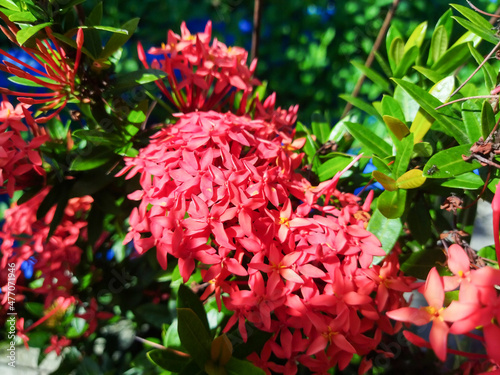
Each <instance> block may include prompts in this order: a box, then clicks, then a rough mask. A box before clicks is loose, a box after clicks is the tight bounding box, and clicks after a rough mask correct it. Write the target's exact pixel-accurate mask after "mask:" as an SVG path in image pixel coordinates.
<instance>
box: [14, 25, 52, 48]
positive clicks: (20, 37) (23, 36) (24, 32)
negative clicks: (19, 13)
mask: <svg viewBox="0 0 500 375" xmlns="http://www.w3.org/2000/svg"><path fill="white" fill-rule="evenodd" d="M49 26H52V22H44V23H41V24H38V25H32V26H28V27H25V28H24V29H21V30H19V31H18V32H17V34H16V40H17V42H18V43H19V44H20V45H23V44H24V43H25V42H26V41H27V40H28V39H29V38H31V37H32V36H34V35H36V34H37V33H38V32H39V31H40V30H42V29H44V28H45V27H49Z"/></svg>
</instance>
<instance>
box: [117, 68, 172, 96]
mask: <svg viewBox="0 0 500 375" xmlns="http://www.w3.org/2000/svg"><path fill="white" fill-rule="evenodd" d="M166 76H167V73H165V72H164V71H162V70H158V69H142V70H137V71H134V72H130V73H125V74H121V75H119V76H117V77H116V79H115V80H114V82H113V87H114V88H115V90H119V91H122V90H126V89H130V88H132V87H135V86H137V85H145V84H147V83H150V82H154V81H157V80H159V79H162V78H165V77H166Z"/></svg>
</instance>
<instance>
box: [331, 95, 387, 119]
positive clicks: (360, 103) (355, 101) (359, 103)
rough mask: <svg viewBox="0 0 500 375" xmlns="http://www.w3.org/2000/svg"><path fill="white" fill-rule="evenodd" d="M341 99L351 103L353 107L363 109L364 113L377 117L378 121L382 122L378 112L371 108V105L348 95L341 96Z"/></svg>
mask: <svg viewBox="0 0 500 375" xmlns="http://www.w3.org/2000/svg"><path fill="white" fill-rule="evenodd" d="M339 98H341V99H344V100H345V101H346V102H348V103H351V104H352V105H353V106H355V107H357V108H359V109H361V110H362V111H363V112H366V113H368V114H369V115H371V116H375V117H377V118H378V119H380V120H382V117H381V116H380V114H379V113H378V112H377V110H376V109H375V108H373V106H371V105H370V104H368V103H366V102H365V101H363V100H362V99H359V98H355V97H354V96H351V95H347V94H340V95H339Z"/></svg>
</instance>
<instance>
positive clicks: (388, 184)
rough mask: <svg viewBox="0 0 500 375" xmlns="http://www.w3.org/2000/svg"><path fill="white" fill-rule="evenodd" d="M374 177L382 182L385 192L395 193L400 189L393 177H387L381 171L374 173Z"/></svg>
mask: <svg viewBox="0 0 500 375" xmlns="http://www.w3.org/2000/svg"><path fill="white" fill-rule="evenodd" d="M372 176H373V178H374V179H375V180H377V181H378V182H380V184H381V185H382V186H383V187H384V189H385V190H389V191H395V190H397V189H398V187H397V186H396V180H395V179H393V178H392V177H389V176H387V175H386V174H384V173H382V172H380V171H378V170H377V171H373V172H372Z"/></svg>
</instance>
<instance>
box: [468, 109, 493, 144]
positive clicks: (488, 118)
mask: <svg viewBox="0 0 500 375" xmlns="http://www.w3.org/2000/svg"><path fill="white" fill-rule="evenodd" d="M495 123H496V121H495V114H494V113H493V108H492V107H491V104H490V103H489V102H488V101H487V100H485V101H484V102H483V108H482V110H481V135H482V136H483V139H486V138H488V136H489V135H490V133H491V131H492V130H493V128H494V127H495ZM471 141H474V142H476V141H477V139H471Z"/></svg>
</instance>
